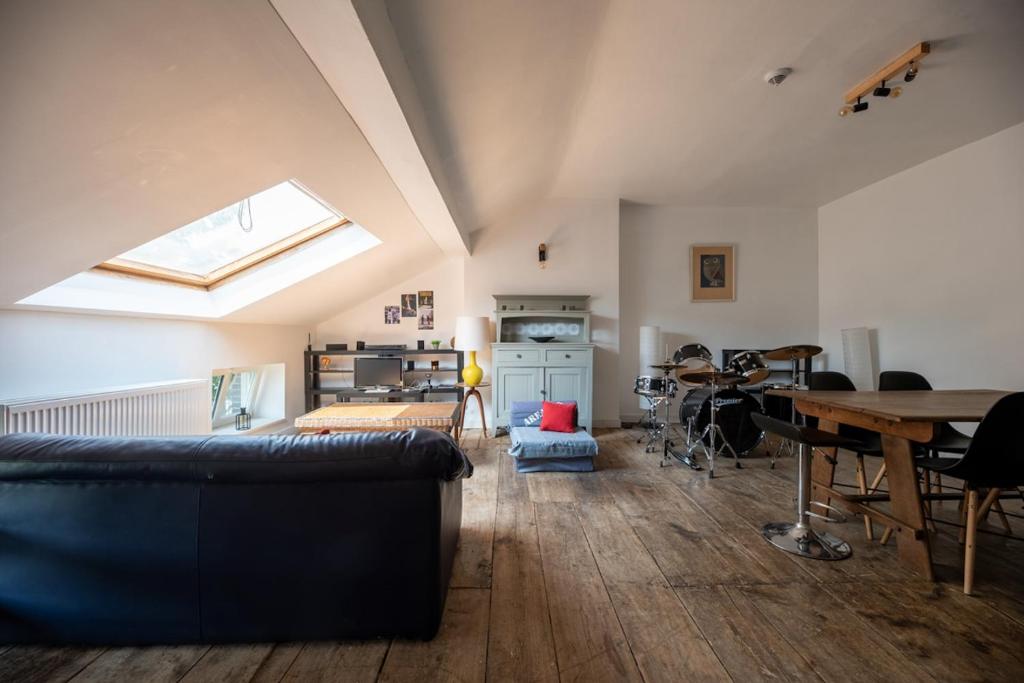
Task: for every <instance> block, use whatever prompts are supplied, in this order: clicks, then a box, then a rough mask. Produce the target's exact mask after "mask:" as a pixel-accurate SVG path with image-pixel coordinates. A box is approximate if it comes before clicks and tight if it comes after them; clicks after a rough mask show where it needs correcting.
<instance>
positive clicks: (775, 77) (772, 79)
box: [764, 66, 793, 85]
mask: <svg viewBox="0 0 1024 683" xmlns="http://www.w3.org/2000/svg"><path fill="white" fill-rule="evenodd" d="M791 73H793V70H792V69H790V68H789V67H788V66H784V67H782V68H781V69H772V70H771V71H769V72H768V73H766V74H765V75H764V82H765V83H767V84H768V85H782V81H784V80H786V77H787V76H789V75H790V74H791Z"/></svg>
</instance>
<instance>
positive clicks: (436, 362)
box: [430, 360, 441, 372]
mask: <svg viewBox="0 0 1024 683" xmlns="http://www.w3.org/2000/svg"><path fill="white" fill-rule="evenodd" d="M430 369H431V370H433V371H434V372H437V371H438V370H440V369H441V361H439V360H432V361H430Z"/></svg>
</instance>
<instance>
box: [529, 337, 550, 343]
mask: <svg viewBox="0 0 1024 683" xmlns="http://www.w3.org/2000/svg"><path fill="white" fill-rule="evenodd" d="M530 339H532V340H533V341H535V342H537V343H538V344H547V343H548V342H549V341H551V340H552V339H554V337H530Z"/></svg>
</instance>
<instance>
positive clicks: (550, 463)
mask: <svg viewBox="0 0 1024 683" xmlns="http://www.w3.org/2000/svg"><path fill="white" fill-rule="evenodd" d="M593 471H594V459H593V458H516V472H593Z"/></svg>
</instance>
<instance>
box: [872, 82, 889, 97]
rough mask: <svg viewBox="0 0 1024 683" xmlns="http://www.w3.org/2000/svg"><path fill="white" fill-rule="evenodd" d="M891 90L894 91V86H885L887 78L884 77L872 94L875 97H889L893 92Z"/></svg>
mask: <svg viewBox="0 0 1024 683" xmlns="http://www.w3.org/2000/svg"><path fill="white" fill-rule="evenodd" d="M891 92H892V88H886V87H885V80H884V79H883V80H882V84H881V85H880V86H878V87H877V88H875V91H874V92H873V93H871V94H872V95H874V96H875V97H888V96H889V93H891Z"/></svg>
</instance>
